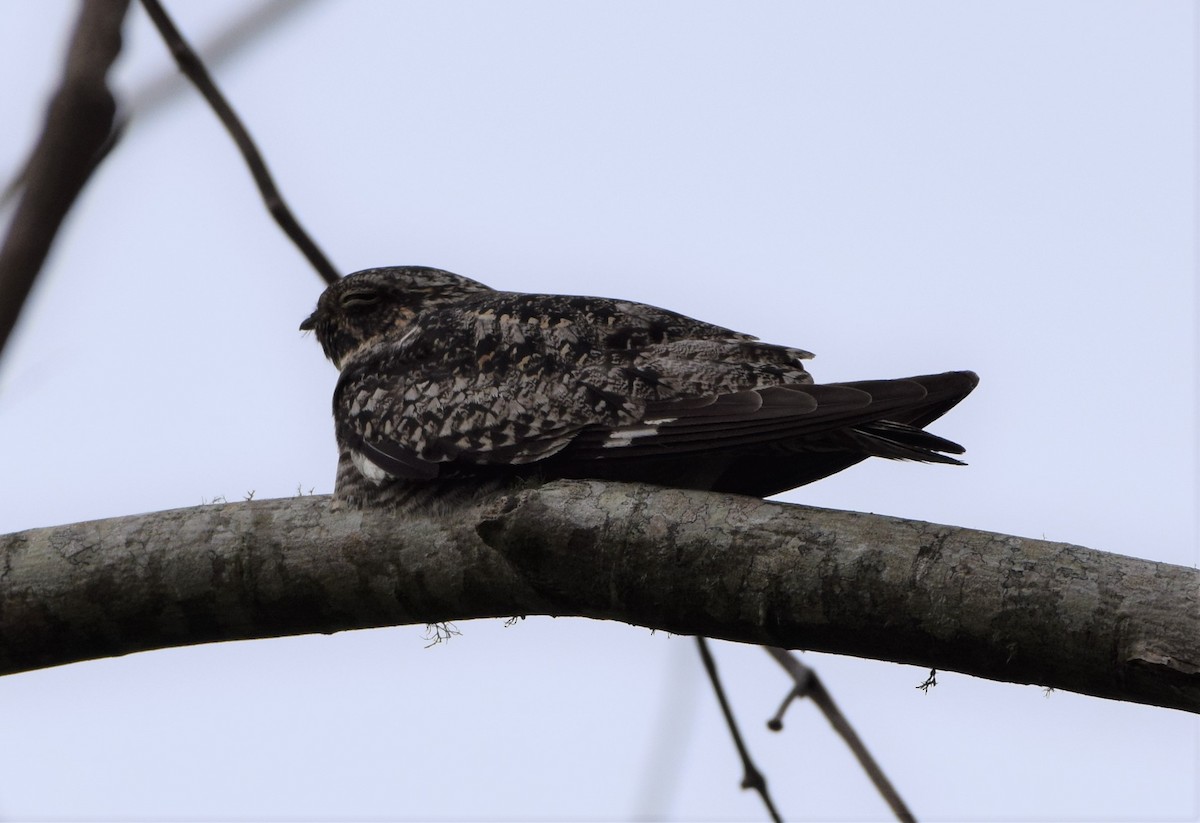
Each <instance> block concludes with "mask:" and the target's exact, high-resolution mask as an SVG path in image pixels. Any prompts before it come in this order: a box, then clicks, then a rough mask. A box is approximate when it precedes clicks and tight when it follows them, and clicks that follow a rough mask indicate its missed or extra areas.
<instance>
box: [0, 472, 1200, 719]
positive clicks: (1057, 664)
mask: <svg viewBox="0 0 1200 823" xmlns="http://www.w3.org/2000/svg"><path fill="white" fill-rule="evenodd" d="M517 614H520V615H524V614H551V615H560V616H565V615H578V616H584V617H592V618H600V619H612V620H621V621H624V622H627V623H633V624H636V625H642V626H648V627H652V628H658V629H665V630H668V631H671V632H676V633H680V634H699V635H707V636H710V637H722V638H725V639H729V640H736V641H743V642H752V643H760V644H764V645H771V646H780V647H784V648H804V649H813V650H817V651H829V652H837V653H840V654H850V655H855V656H860V657H871V658H877V659H881V660H893V661H896V662H901V663H912V664H915V665H919V666H922V667H925V668H937V669H939V670H943V671H947V670H950V671H959V672H964V673H967V674H972V675H976V676H979V677H986V678H990V679H993V680H1001V681H1008V682H1015V683H1036V684H1039V685H1042V686H1050V687H1053V688H1056V689H1066V690H1069V691H1075V692H1081V693H1084V694H1091V695H1096V696H1099V697H1107V698H1112V699H1118V700H1130V701H1135V702H1139V703H1149V704H1153V705H1159V706H1167V707H1171V708H1177V709H1183V710H1186V711H1192V712H1200V572H1197V570H1195V569H1188V568H1184V567H1182V566H1172V565H1168V564H1165V563H1155V562H1151V561H1147V560H1139V559H1136V558H1131V557H1123V556H1120V555H1114V554H1108V553H1105V552H1098V551H1094V550H1091V549H1085V548H1083V547H1080V546H1071V545H1067V544H1063V543H1049V542H1046V541H1041V540H1029V539H1025V538H1018V537H1010V536H1006V535H1001V534H992V533H989V532H979V531H973V530H970V529H959V528H954V527H951V526H939V525H934V524H930V523H921V522H917V521H910V520H900V519H897V518H890V517H882V516H878V515H866V514H856V513H853V512H839V511H829V510H823V509H814V508H809V507H805V506H794V505H788V504H782V503H764V502H762V501H759V500H755V499H752V498H743V497H736V496H722V495H716V494H706V493H701V492H685V491H677V490H670V489H660V488H654V487H649V486H636V485H622V484H612V483H599V482H569V483H554V484H551V485H549V486H546V487H544V488H542V489H531V490H527V491H522V492H520V493H516V494H513V495H509V496H507V497H503V498H499V499H497V500H495V501H493V502H491V503H488V504H485V505H483V506H481V507H480V508H478V509H473V510H467V511H459V512H456V513H454V515H453V516H450V517H444V518H436V517H429V518H423V517H413V516H408V515H396V514H390V513H388V512H378V511H373V512H361V511H349V510H341V511H337V510H333V509H332V507H331V506H330V504H329V500H328V498H322V497H305V498H295V499H291V500H267V501H262V502H258V501H255V502H250V503H236V504H230V505H223V506H203V507H199V508H194V509H180V510H176V511H169V512H160V513H156V514H150V515H142V516H136V517H122V518H116V519H113V520H103V521H95V522H91V523H80V524H74V525H68V526H61V527H57V528H49V529H37V530H33V531H28V532H23V533H19V534H13V535H8V536H5V537H0V673H10V672H17V671H24V670H27V669H34V668H39V667H43V666H52V665H58V664H62V663H70V662H73V661H78V660H87V659H91V658H96V657H103V656H109V655H117V654H124V653H128V652H134V651H141V650H146V649H154V648H161V647H165V646H181V645H188V644H192V643H204V642H211V641H216V640H236V639H246V638H254V637H271V636H279V635H287V634H303V633H308V632H334V631H340V630H343V629H353V628H367V627H372V626H384V625H395V624H403V623H435V622H439V621H445V620H461V619H468V618H472V617H495V616H506V615H517Z"/></svg>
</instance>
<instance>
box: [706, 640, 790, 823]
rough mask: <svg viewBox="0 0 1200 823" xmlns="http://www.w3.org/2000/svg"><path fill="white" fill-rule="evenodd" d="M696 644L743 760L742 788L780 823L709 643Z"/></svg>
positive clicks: (764, 779)
mask: <svg viewBox="0 0 1200 823" xmlns="http://www.w3.org/2000/svg"><path fill="white" fill-rule="evenodd" d="M696 643H697V645H698V646H699V647H700V659H701V660H703V661H704V671H706V672H708V679H709V681H710V682H711V683H712V687H713V691H714V692H716V693H717V702H718V703H720V704H721V714H723V715H725V725H727V726H728V727H729V734H730V735H731V736H732V737H733V745H734V746H736V747H737V750H738V755H739V756H740V757H741V758H742V768H743V770H744V774H743V776H742V788H743V789H754V791H756V792H758V794H759V796H760V797H762V802H763V804H764V805H765V806H766V807H767V812H768V813H770V815H771V819H772V820H774V821H776V823H780V821H781V820H782V819H783V818H781V817H780V816H779V812H778V811H776V810H775V804H774V803H773V802H771V795H770V793H769V792H768V791H767V779H766V778H765V777H763V775H762V772H760V771H759V770H758V768H757V767H756V766H755V765H754V761H753V760H751V759H750V752H749V751H748V750H747V749H746V744H745V742H744V741H743V740H742V733H741V732H740V731H739V730H738V726H737V721H736V720H734V719H733V710H732V709H731V708H730V707H729V700H728V699H726V697H725V688H724V687H723V686H722V685H721V678H720V677H719V676H718V675H717V664H716V661H714V660H713V656H712V652H710V651H709V650H708V642H707V641H706V640H705V639H704V638H703V637H697V638H696Z"/></svg>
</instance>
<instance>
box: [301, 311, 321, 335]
mask: <svg viewBox="0 0 1200 823" xmlns="http://www.w3.org/2000/svg"><path fill="white" fill-rule="evenodd" d="M316 327H317V313H316V312H313V313H312V314H310V315H309V316H308V317H306V318H304V322H303V323H301V324H300V331H312V330H313V329H315V328H316Z"/></svg>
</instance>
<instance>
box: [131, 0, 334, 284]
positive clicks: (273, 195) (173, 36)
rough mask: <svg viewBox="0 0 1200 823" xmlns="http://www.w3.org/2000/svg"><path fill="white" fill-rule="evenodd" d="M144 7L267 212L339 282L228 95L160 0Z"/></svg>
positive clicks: (144, 0)
mask: <svg viewBox="0 0 1200 823" xmlns="http://www.w3.org/2000/svg"><path fill="white" fill-rule="evenodd" d="M142 5H143V6H144V7H145V9H146V13H147V14H149V15H150V19H151V20H152V21H153V22H154V25H155V27H156V28H157V29H158V32H159V34H161V35H162V38H163V41H164V42H166V44H167V46H168V48H170V50H171V55H172V56H173V57H174V58H175V62H176V63H178V64H179V70H180V71H182V72H183V73H184V74H185V75H186V76H187V78H188V79H189V80H191V81H192V84H193V85H195V86H196V88H197V89H198V90H199V91H200V93H201V94H202V95H204V99H205V100H207V101H208V104H209V105H210V106H212V109H213V111H214V112H216V114H217V117H219V118H220V120H221V123H222V124H223V125H224V126H225V129H226V130H227V131H228V132H229V134H230V136H231V137H233V141H234V142H235V143H236V144H237V147H238V150H239V151H241V153H242V157H243V158H245V160H246V165H247V166H249V167H250V173H251V174H252V175H253V176H254V182H255V183H256V184H257V185H258V190H259V192H261V194H262V197H263V201H264V202H265V203H266V205H267V211H269V212H270V213H271V216H272V217H273V218H275V222H276V223H278V224H279V227H280V228H281V229H283V231H284V233H285V234H286V235H287V236H288V237H289V238H291V240H292V242H293V243H295V244H296V247H297V248H299V249H300V251H301V252H302V253H303V254H304V256H305V257H306V258H308V262H309V263H311V264H312V267H313V268H314V269H316V270H317V273H318V274H320V275H321V277H322V279H324V280H325V282H326V283H333V282H334V281H336V280H337V279H338V278H339V277H340V275H339V274H338V271H337V269H335V268H334V267H333V264H332V263H330V262H329V259H328V258H327V257H325V254H324V253H323V252H322V251H321V249H320V248H319V247H318V246H317V244H316V242H314V241H313V239H312V238H311V237H310V236H309V235H308V233H307V232H306V231H305V230H304V228H303V227H302V226H301V225H300V222H299V221H298V220H297V219H296V216H295V215H294V214H292V211H291V209H289V208H288V206H287V203H285V202H284V200H283V196H282V195H281V194H280V193H279V189H278V188H277V187H276V186H275V181H274V179H273V178H272V177H271V173H270V172H269V171H268V170H267V164H266V161H264V160H263V157H262V154H261V153H260V152H259V150H258V147H257V146H255V145H254V141H253V139H251V137H250V133H249V132H248V131H246V127H245V126H243V125H242V122H241V120H240V119H239V118H238V116H237V114H236V113H235V112H234V110H233V107H232V106H230V105H229V101H227V100H226V99H225V96H224V95H223V94H221V92H220V90H219V89H218V88H217V86H216V83H214V82H213V79H212V77H211V76H209V73H208V70H207V69H205V68H204V64H203V63H202V62H201V61H200V58H199V57H198V56H197V55H196V52H194V51H192V48H191V46H189V45H188V44H187V41H186V40H184V39H183V35H182V34H180V32H179V29H178V28H176V27H175V24H174V23H173V22H172V21H171V18H170V17H168V16H167V13H166V11H165V10H164V9H163V7H162V5H161V4H160V3H159V2H158V0H142Z"/></svg>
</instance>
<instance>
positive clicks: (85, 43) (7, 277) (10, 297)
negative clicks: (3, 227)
mask: <svg viewBox="0 0 1200 823" xmlns="http://www.w3.org/2000/svg"><path fill="white" fill-rule="evenodd" d="M128 5H129V0H85V2H83V3H82V4H81V9H80V13H79V22H78V23H77V24H76V26H75V33H74V35H73V36H72V38H71V45H70V47H69V48H68V51H67V65H66V69H65V71H64V73H63V80H62V84H61V85H60V86H59V88H58V91H57V92H56V93H55V95H54V97H53V99H51V101H50V107H49V110H48V111H47V113H46V125H45V126H44V127H43V129H42V134H41V136H40V137H39V138H38V142H37V144H36V145H35V146H34V149H33V152H32V153H31V155H30V158H29V161H28V163H27V164H26V169H27V171H26V175H25V179H26V186H25V189H24V191H23V192H22V193H21V200H20V202H19V203H18V204H17V208H16V212H15V213H14V214H13V219H12V223H11V225H10V226H9V230H8V236H7V237H6V238H5V239H4V246H3V248H0V351H2V350H3V349H4V345H5V343H7V341H8V338H9V335H10V334H11V333H12V330H13V328H14V327H15V326H16V323H17V318H18V317H19V316H20V314H21V308H22V307H23V306H24V305H25V299H26V298H27V297H28V296H29V292H30V290H31V289H32V288H33V283H34V280H36V279H37V275H38V272H39V271H40V270H41V268H42V264H43V263H44V262H45V260H46V255H47V254H49V252H50V246H51V245H52V244H53V242H54V238H55V236H56V235H57V234H58V228H59V226H60V225H62V221H63V218H64V217H66V214H67V212H68V211H69V210H70V208H71V206H72V204H73V203H74V202H75V199H76V198H77V197H78V196H79V192H80V191H81V190H82V189H83V186H84V184H85V183H86V182H87V180H88V178H89V177H90V176H91V173H92V171H93V169H95V167H96V164H97V163H98V162H99V158H101V157H103V154H104V152H105V151H106V150H107V149H106V146H108V145H109V141H110V138H111V136H112V124H113V115H114V113H115V111H116V101H115V100H114V99H113V95H112V92H111V91H109V88H108V84H107V76H108V70H109V67H110V66H112V64H113V61H114V60H116V58H117V54H119V53H120V51H121V22H122V21H123V20H124V19H125V11H126V9H127V7H128Z"/></svg>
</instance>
